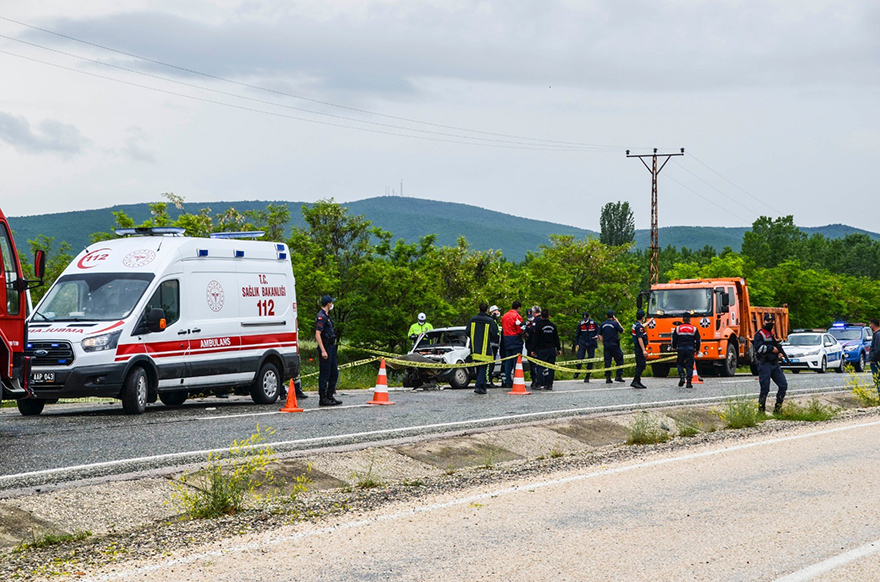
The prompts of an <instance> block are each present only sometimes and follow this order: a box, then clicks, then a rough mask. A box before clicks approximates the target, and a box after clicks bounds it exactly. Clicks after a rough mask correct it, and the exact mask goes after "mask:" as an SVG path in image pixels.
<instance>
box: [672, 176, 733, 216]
mask: <svg viewBox="0 0 880 582" xmlns="http://www.w3.org/2000/svg"><path fill="white" fill-rule="evenodd" d="M666 177H667V178H669V179H670V180H672V181H673V182H675V183H676V184H678V185H679V186H681V187H682V188H684V189H685V190H688V191H689V192H692V193H693V194H696V195H697V196H699V197H700V198H702V199H703V200H705V201H706V202H708V203H709V204H712V205H714V206H717V207H718V208H720V209H721V210H723V211H724V212H726V213H728V214H730V215H732V216H735V217H736V218H739V219H740V220H742V221H743V222H745V223H748V222H749V221H748V219H746V218H743V217H742V216H740V215H738V214H736V213H733V212H731V211H730V210H728V209H726V208H724V207H723V206H721V205H720V204H718V203H717V202H715V201H714V200H712V199H711V198H706V197H705V196H703V195H702V194H700V193H699V192H697V191H696V190H694V189H693V188H689V187H688V186H685V185H684V184H682V183H681V182H679V181H678V180H676V179H675V178H673V177H672V176H670V175H669V174H668V173H667V174H666Z"/></svg>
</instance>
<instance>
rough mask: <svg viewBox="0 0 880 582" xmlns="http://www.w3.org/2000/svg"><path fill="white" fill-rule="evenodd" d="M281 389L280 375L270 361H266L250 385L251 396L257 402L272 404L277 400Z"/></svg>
mask: <svg viewBox="0 0 880 582" xmlns="http://www.w3.org/2000/svg"><path fill="white" fill-rule="evenodd" d="M280 389H281V376H280V375H279V374H278V368H276V367H275V364H273V363H271V362H266V363H265V364H263V367H262V368H260V373H259V374H257V380H256V382H254V385H253V386H252V387H251V398H252V399H253V401H254V402H256V403H257V404H272V403H273V402H275V401H276V400H278V394H279V391H280Z"/></svg>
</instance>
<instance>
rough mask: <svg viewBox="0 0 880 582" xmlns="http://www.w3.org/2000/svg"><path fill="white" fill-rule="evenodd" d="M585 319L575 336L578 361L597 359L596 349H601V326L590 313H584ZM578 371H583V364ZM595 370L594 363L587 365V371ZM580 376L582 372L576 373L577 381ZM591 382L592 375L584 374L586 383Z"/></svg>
mask: <svg viewBox="0 0 880 582" xmlns="http://www.w3.org/2000/svg"><path fill="white" fill-rule="evenodd" d="M583 315H584V317H583V319H581V322H580V323H579V324H578V329H577V334H575V336H574V343H575V344H576V345H577V359H579V360H583V359H584V358H589V359H593V358H595V357H596V348H597V347H599V324H598V323H597V322H596V320H595V319H592V318H591V317H590V313H589V312H587V311H584V313H583ZM576 367H577V369H578V370H580V369H581V364H578V365H577V366H576ZM592 369H593V362H590V363H588V364H587V370H592ZM579 375H580V372H575V375H574V377H575V379H577V377H578V376H579ZM589 381H590V373H589V372H587V373H586V374H584V382H589Z"/></svg>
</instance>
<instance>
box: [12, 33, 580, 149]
mask: <svg viewBox="0 0 880 582" xmlns="http://www.w3.org/2000/svg"><path fill="white" fill-rule="evenodd" d="M0 54H5V55H8V56H11V57H16V58H19V59H24V60H26V61H31V62H34V63H39V64H42V65H46V66H50V67H55V68H57V69H62V70H65V71H70V72H73V73H78V74H81V75H87V76H90V77H95V78H98V79H104V80H106V81H112V82H114V83H120V84H122V85H128V86H131V87H137V88H140V89H147V90H149V91H155V92H157V93H164V94H166V95H173V96H175V97H182V98H184V99H190V100H193V101H201V102H203V103H210V104H213V105H220V106H222V107H229V108H232V109H238V110H240V111H248V112H251V113H260V114H263V115H270V116H273V117H280V118H284V119H292V120H295V121H304V122H307V123H315V124H318V125H325V126H329V127H339V128H343V129H354V130H357V131H365V132H369V133H376V134H382V135H392V136H397V137H408V138H412V139H421V140H427V141H436V142H443V143H454V144H460V145H471V146H485V147H493V148H502V149H520V150H533V151H550V152H579V153H583V152H584V150H582V149H576V148H571V149H565V148H562V147H561V146H540V145H537V144H536V145H534V146H529V145H507V144H496V143H477V142H474V141H461V140H454V139H445V138H439V137H428V136H425V135H410V134H406V133H398V132H393V131H383V130H379V129H370V128H367V127H356V126H351V125H345V124H341V123H332V122H329V121H321V120H318V119H309V118H306V117H299V116H296V115H287V114H284V113H278V112H275V111H266V110H264V109H256V108H253V107H245V106H243V105H236V104H234V103H225V102H223V101H216V100H213V99H205V98H203V97H196V96H194V95H187V94H185V93H178V92H176V91H169V90H167V89H160V88H158V87H151V86H149V85H142V84H140V83H134V82H132V81H125V80H122V79H117V78H114V77H108V76H107V75H100V74H98V73H92V72H89V71H82V70H80V69H75V68H73V67H68V66H65V65H60V64H57V63H52V62H49V61H43V60H41V59H37V58H34V57H28V56H25V55H20V54H17V53H13V52H9V51H5V50H0ZM404 131H420V130H414V129H405V128H404ZM461 139H474V138H469V137H465V136H461Z"/></svg>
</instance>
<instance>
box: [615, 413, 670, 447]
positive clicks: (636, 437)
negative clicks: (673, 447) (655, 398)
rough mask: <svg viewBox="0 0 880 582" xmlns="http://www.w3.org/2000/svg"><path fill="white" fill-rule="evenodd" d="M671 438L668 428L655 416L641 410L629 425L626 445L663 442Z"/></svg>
mask: <svg viewBox="0 0 880 582" xmlns="http://www.w3.org/2000/svg"><path fill="white" fill-rule="evenodd" d="M671 438H672V435H670V434H669V429H667V428H665V427H664V426H663V424H662V423H661V422H660V418H658V417H657V416H655V415H653V414H650V413H647V412H642V413H640V414H638V415H636V417H635V418H634V419H633V421H632V422H631V423H630V425H629V435H628V436H627V438H626V444H628V445H650V444H654V443H664V442H666V441H668V440H669V439H671Z"/></svg>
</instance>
